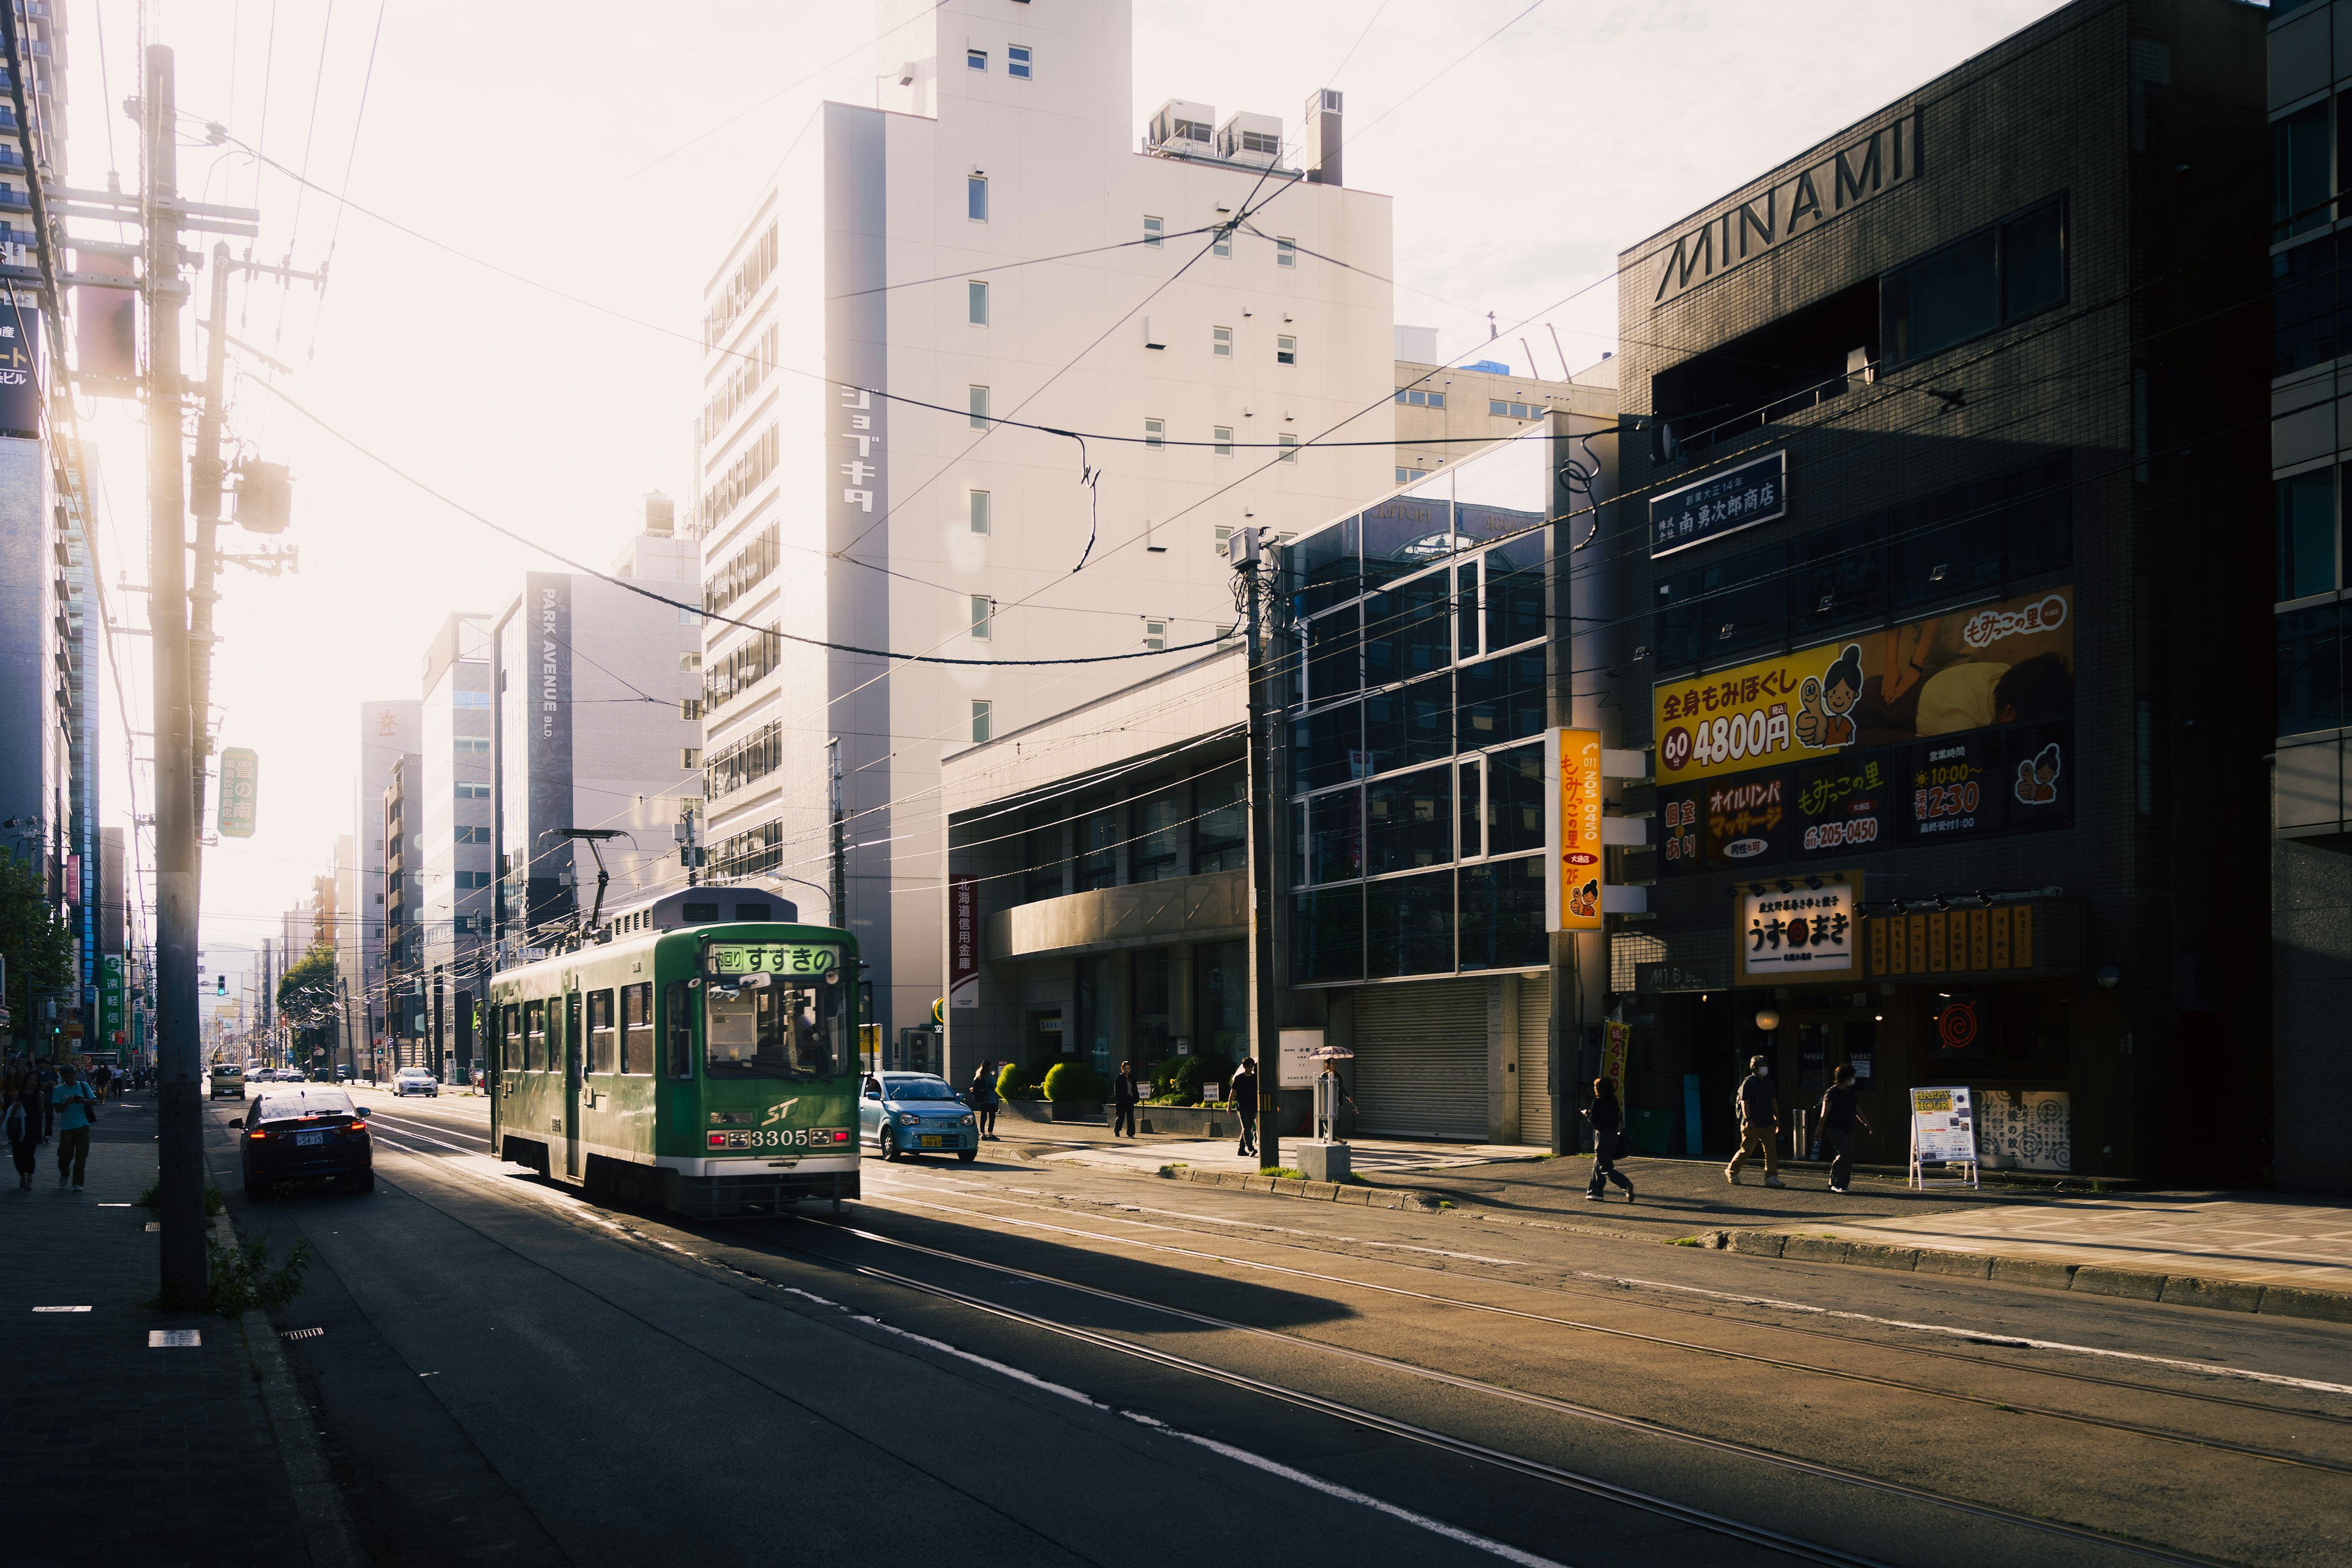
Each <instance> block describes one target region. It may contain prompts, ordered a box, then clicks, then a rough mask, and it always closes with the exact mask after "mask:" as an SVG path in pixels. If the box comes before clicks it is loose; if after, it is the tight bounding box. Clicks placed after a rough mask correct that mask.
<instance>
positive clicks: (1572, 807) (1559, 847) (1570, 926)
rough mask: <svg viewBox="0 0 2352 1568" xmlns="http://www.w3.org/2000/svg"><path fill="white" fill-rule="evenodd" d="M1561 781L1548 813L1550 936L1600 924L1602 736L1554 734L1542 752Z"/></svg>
mask: <svg viewBox="0 0 2352 1568" xmlns="http://www.w3.org/2000/svg"><path fill="white" fill-rule="evenodd" d="M1544 749H1545V750H1546V751H1547V752H1550V753H1552V754H1551V755H1550V756H1549V757H1547V758H1546V759H1545V760H1546V761H1547V762H1549V763H1552V764H1553V769H1552V772H1553V776H1554V777H1556V778H1558V779H1559V786H1558V790H1557V793H1556V794H1555V795H1554V796H1553V799H1552V805H1551V809H1550V810H1549V811H1548V812H1546V813H1545V816H1547V817H1548V818H1549V822H1548V823H1547V826H1549V827H1550V828H1551V829H1552V847H1553V856H1554V858H1553V860H1552V885H1551V887H1550V889H1549V890H1548V893H1547V896H1546V898H1545V900H1544V902H1545V904H1546V905H1547V906H1548V908H1547V910H1546V912H1547V913H1548V914H1549V915H1550V916H1551V922H1550V923H1551V929H1552V930H1554V931H1599V930H1601V731H1598V730H1555V731H1552V732H1551V735H1550V736H1549V739H1548V741H1547V742H1546V745H1545V748H1544Z"/></svg>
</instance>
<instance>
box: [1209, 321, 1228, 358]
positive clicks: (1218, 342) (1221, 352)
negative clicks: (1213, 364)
mask: <svg viewBox="0 0 2352 1568" xmlns="http://www.w3.org/2000/svg"><path fill="white" fill-rule="evenodd" d="M1209 352H1210V353H1213V354H1214V355H1216V356H1217V357H1218V358H1219V359H1231V358H1233V357H1234V330H1233V329H1232V328H1231V327H1211V328H1210V329H1209Z"/></svg>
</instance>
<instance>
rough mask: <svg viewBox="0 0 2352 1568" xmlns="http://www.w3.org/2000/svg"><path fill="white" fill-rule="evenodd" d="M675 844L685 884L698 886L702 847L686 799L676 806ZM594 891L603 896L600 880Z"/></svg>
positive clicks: (690, 802)
mask: <svg viewBox="0 0 2352 1568" xmlns="http://www.w3.org/2000/svg"><path fill="white" fill-rule="evenodd" d="M677 844H678V849H677V863H678V864H679V865H681V866H683V867H685V868H686V885H687V886H688V887H689V888H693V887H698V886H700V885H701V882H702V847H701V846H699V845H698V844H697V843H695V841H694V803H693V802H692V801H688V802H687V803H686V804H685V805H682V806H680V807H679V808H678V813H677ZM598 875H599V876H600V877H601V876H602V875H603V869H602V863H601V862H600V863H599V868H598ZM596 893H597V898H598V899H599V900H600V901H601V900H602V899H603V897H604V884H603V883H602V882H601V881H600V882H599V883H598V884H597V889H596ZM575 901H576V900H575Z"/></svg>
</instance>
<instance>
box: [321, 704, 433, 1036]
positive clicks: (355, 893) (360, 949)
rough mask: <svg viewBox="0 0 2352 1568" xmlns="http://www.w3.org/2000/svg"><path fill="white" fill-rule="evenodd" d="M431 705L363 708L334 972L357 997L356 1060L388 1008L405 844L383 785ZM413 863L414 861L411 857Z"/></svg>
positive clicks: (412, 748) (416, 737) (412, 745)
mask: <svg viewBox="0 0 2352 1568" xmlns="http://www.w3.org/2000/svg"><path fill="white" fill-rule="evenodd" d="M424 714H425V705H424V704H423V703H422V702H420V701H418V700H416V699H415V698H414V697H394V698H387V699H385V700H382V701H377V702H362V703H361V704H360V710H359V731H358V735H357V739H358V742H359V752H358V755H359V783H358V786H357V790H356V793H355V795H354V798H353V800H352V844H353V852H352V860H353V879H352V897H351V898H350V900H348V901H347V902H345V904H344V907H343V913H342V927H341V929H342V931H343V933H344V935H345V936H346V937H348V938H349V939H350V940H349V941H348V942H338V943H337V945H336V962H335V973H336V977H337V979H338V980H339V981H340V982H341V984H342V986H343V988H344V990H345V992H346V993H347V994H349V996H350V999H351V1009H352V1025H351V1026H352V1035H353V1038H354V1039H355V1040H356V1041H357V1043H358V1046H359V1047H360V1055H359V1057H358V1058H356V1061H357V1063H359V1064H364V1063H366V1062H367V1061H368V1060H369V1059H370V1058H369V1057H368V1055H367V1051H368V1048H369V1047H371V1046H372V1044H373V1041H374V1039H375V1037H376V1036H378V1035H381V1034H383V1033H384V1026H383V1020H384V1018H385V1016H387V1014H388V1013H389V1011H390V1009H389V1008H388V1007H387V1006H386V1005H385V1003H384V982H385V979H386V973H385V968H384V930H383V928H384V909H385V904H384V893H385V891H386V886H385V869H386V868H385V861H386V860H387V858H390V857H391V856H392V855H394V854H396V853H397V851H398V849H399V846H398V845H392V846H389V847H387V846H386V844H385V843H384V826H383V792H384V790H385V788H386V787H387V786H389V785H390V784H391V783H392V773H393V769H394V767H395V766H396V765H398V763H399V762H400V759H401V758H403V757H404V756H409V755H411V754H413V753H415V752H416V750H417V749H418V747H419V746H421V745H422V744H423V743H424V741H423V735H424V724H425V717H424ZM408 863H409V864H411V865H414V864H415V863H416V861H415V857H414V856H411V857H409V861H408Z"/></svg>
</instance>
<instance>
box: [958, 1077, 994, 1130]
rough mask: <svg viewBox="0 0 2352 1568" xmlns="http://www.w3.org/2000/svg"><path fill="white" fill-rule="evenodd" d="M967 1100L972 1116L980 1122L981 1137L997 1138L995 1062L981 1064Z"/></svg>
mask: <svg viewBox="0 0 2352 1568" xmlns="http://www.w3.org/2000/svg"><path fill="white" fill-rule="evenodd" d="M965 1098H966V1102H967V1103H968V1104H970V1105H971V1113H972V1115H973V1116H974V1117H975V1118H976V1119H978V1121H979V1122H980V1135H981V1136H982V1138H993V1137H995V1136H996V1103H997V1101H996V1064H995V1063H994V1062H993V1061H985V1062H982V1063H981V1064H980V1070H979V1071H978V1072H976V1073H974V1074H972V1075H971V1089H969V1090H967V1091H966V1096H965Z"/></svg>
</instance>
